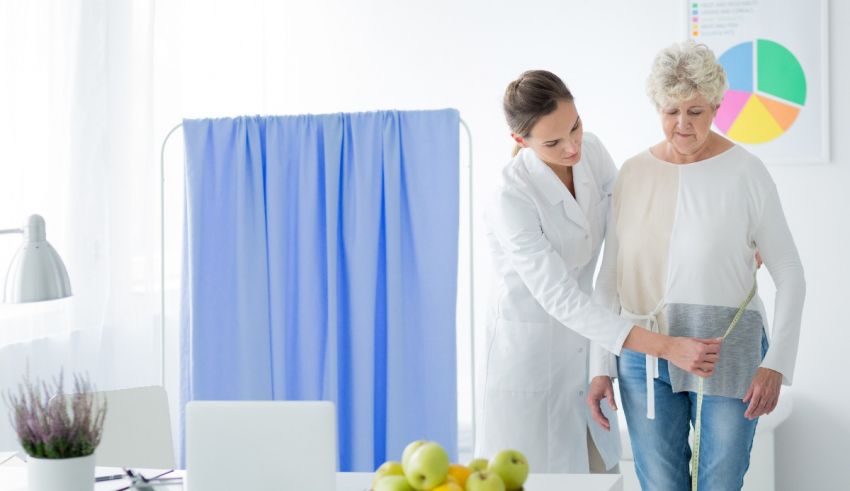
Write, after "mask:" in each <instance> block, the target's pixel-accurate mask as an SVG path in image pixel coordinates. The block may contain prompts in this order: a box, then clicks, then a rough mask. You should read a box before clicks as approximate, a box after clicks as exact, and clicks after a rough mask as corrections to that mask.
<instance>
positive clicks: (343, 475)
mask: <svg viewBox="0 0 850 491" xmlns="http://www.w3.org/2000/svg"><path fill="white" fill-rule="evenodd" d="M175 472H176V473H182V472H181V471H175ZM97 473H98V475H102V474H104V473H105V472H104V471H103V470H102V469H98V471H97ZM178 475H179V474H178ZM371 482H372V473H370V472H339V473H337V478H336V491H365V490H367V489H369V485H370V483H371ZM127 484H129V483H128V482H127V481H121V480H116V481H108V482H101V483H98V484H97V487H95V488H94V489H95V490H96V491H113V490H116V489H119V488H122V487H124V486H126V485H127ZM0 489H2V490H3V491H27V468H26V465H21V464H20V462H18V463H10V464H9V465H2V466H0ZM156 489H157V491H181V490H182V489H183V486H182V485H179V484H175V485H170V486H167V487H166V486H163V487H157V488H156ZM525 489H526V490H527V491H576V490H582V491H622V490H623V477H622V476H620V475H619V474H605V475H603V474H532V475H530V476H529V477H528V482H527V483H526V485H525Z"/></svg>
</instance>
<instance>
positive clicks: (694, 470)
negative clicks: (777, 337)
mask: <svg viewBox="0 0 850 491" xmlns="http://www.w3.org/2000/svg"><path fill="white" fill-rule="evenodd" d="M757 273H758V267H756V268H755V269H754V270H753V287H752V288H751V289H750V293H749V294H748V295H747V298H746V299H745V300H744V301H743V302H742V303H741V306H740V307H738V312H736V313H735V317H733V318H732V322H731V323H729V327H728V328H727V329H726V332H725V333H724V334H723V339H726V337H727V336H728V335H729V334H730V333H731V332H732V331H733V330H734V329H735V326H737V325H738V321H740V320H741V317H743V315H744V310H745V309H746V307H747V305H749V304H750V302H751V301H752V299H753V297H754V296H755V295H756V288H757V281H756V274H757ZM704 381H705V378H703V377H699V382H698V384H699V385H698V386H697V416H696V420H695V421H694V451H693V454H692V455H691V490H692V491H697V489H698V485H699V444H700V427H701V426H702V396H703V382H704Z"/></svg>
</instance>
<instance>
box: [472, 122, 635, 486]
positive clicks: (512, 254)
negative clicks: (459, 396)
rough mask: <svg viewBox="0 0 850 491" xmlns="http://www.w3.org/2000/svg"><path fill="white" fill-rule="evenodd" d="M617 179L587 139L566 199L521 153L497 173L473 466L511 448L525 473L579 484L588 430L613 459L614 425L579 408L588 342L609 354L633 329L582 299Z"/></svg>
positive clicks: (545, 171)
mask: <svg viewBox="0 0 850 491" xmlns="http://www.w3.org/2000/svg"><path fill="white" fill-rule="evenodd" d="M616 173H617V169H616V167H615V166H614V162H613V161H612V159H611V156H610V155H609V154H608V152H607V151H606V150H605V148H604V147H603V146H602V144H601V143H600V141H599V139H598V138H596V137H595V136H594V135H592V134H589V133H585V134H584V139H583V144H582V157H581V161H580V162H579V163H578V164H577V165H576V166H575V167H574V168H573V181H574V184H575V191H576V198H573V196H572V195H571V194H570V192H569V191H568V190H567V188H566V186H564V185H563V183H562V182H561V181H560V180H559V179H558V177H557V176H556V175H555V173H554V172H553V171H552V170H551V169H550V168H549V167H548V166H546V164H544V163H543V161H541V160H540V159H539V158H538V157H537V155H536V154H535V153H534V151H533V150H531V149H529V148H526V149H523V150H522V151H521V152H520V153H519V154H518V155H517V156H516V157H515V158H514V159H512V160H511V161H510V162H509V163H508V164H507V166H505V168H504V170H503V172H502V182H501V184H500V186H499V188H498V191H497V192H496V193H495V196H494V199H493V201H492V203H491V205H490V206H489V207H488V209H487V210H486V212H485V222H486V224H487V228H488V231H487V239H488V242H489V246H490V250H491V253H492V255H493V259H494V261H495V268H496V277H497V278H496V281H495V284H494V289H493V291H492V295H493V300H492V302H491V309H490V312H489V315H488V322H487V340H486V343H487V344H486V346H487V348H486V352H487V357H486V361H485V363H486V373H485V376H484V401H483V407H482V412H481V416H482V419H481V421H479V424H478V431H479V433H478V434H477V435H476V436H477V438H476V442H477V443H476V449H475V455H476V456H480V457H485V458H492V457H493V456H494V455H495V454H496V453H497V452H498V451H499V450H502V449H506V448H513V449H517V450H519V451H521V452H523V453H524V454H525V456H526V457H527V458H528V461H529V465H530V468H531V471H532V472H566V473H586V472H588V471H589V466H588V449H587V428H590V432H591V435H592V436H593V439H594V442H595V443H596V446H597V448H598V449H599V452H600V454H601V455H602V457H603V460H604V461H605V464H606V467H607V468H609V469H610V468H611V467H612V466H614V465H615V464H617V462H618V461H619V459H620V452H621V448H620V437H619V430H618V428H617V417H616V414H615V413H611V412H608V415H609V416H608V419H609V420H610V421H611V431H610V432H607V431H605V430H603V429H602V428H601V427H599V425H598V424H597V423H595V422H594V421H593V420H592V419H591V418H590V412H589V410H588V408H587V404H586V403H585V399H586V397H587V387H588V380H589V375H590V373H589V367H588V356H589V351H590V350H591V346H590V344H591V343H590V342H589V340H592V341H594V343H593V344H594V345H596V344H598V346H601V347H603V348H604V349H606V350H608V351H609V352H612V353H619V352H620V349H621V348H622V345H623V342H624V341H625V338H626V336H627V335H628V332H629V330H630V329H631V326H632V323H631V322H629V321H627V320H625V319H622V318H620V317H619V316H618V315H616V314H615V313H613V312H612V311H611V310H609V309H607V308H604V307H601V306H599V305H597V304H595V303H593V302H592V301H591V299H590V294H591V291H592V283H593V274H594V269H595V266H596V262H597V258H598V256H599V250H600V246H601V244H602V241H603V239H604V234H605V228H606V221H607V217H608V214H609V208H610V203H611V189H612V187H613V184H614V180H615V177H616ZM597 349H598V348H597ZM612 359H613V355H611V356H609V357H607V358H606V357H605V356H602V357H598V365H599V366H596V367H594V368H593V369H591V370H590V372H592V373H593V374H594V375H598V374H602V373H607V374H609V375H611V376H614V375H615V373H611V368H609V367H611V365H612V363H611V361H612ZM602 406H603V408H607V403H605V404H603V405H602Z"/></svg>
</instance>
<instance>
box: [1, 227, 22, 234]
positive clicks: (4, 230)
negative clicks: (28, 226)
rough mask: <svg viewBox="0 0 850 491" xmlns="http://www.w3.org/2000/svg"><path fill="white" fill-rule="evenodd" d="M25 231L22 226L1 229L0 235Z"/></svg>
mask: <svg viewBox="0 0 850 491" xmlns="http://www.w3.org/2000/svg"><path fill="white" fill-rule="evenodd" d="M22 233H24V229H22V228H7V229H2V230H0V235H3V234H22Z"/></svg>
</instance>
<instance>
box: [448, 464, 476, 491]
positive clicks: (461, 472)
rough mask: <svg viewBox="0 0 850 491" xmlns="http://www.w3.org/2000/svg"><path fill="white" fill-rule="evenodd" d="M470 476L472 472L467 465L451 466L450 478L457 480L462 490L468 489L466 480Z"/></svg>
mask: <svg viewBox="0 0 850 491" xmlns="http://www.w3.org/2000/svg"><path fill="white" fill-rule="evenodd" d="M470 474H472V470H471V469H470V468H469V467H467V466H465V465H460V464H451V465H450V466H449V476H451V477H453V478H455V480H457V483H458V484H460V486H461V487H462V488H466V479H467V478H468V477H469V475H470Z"/></svg>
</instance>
